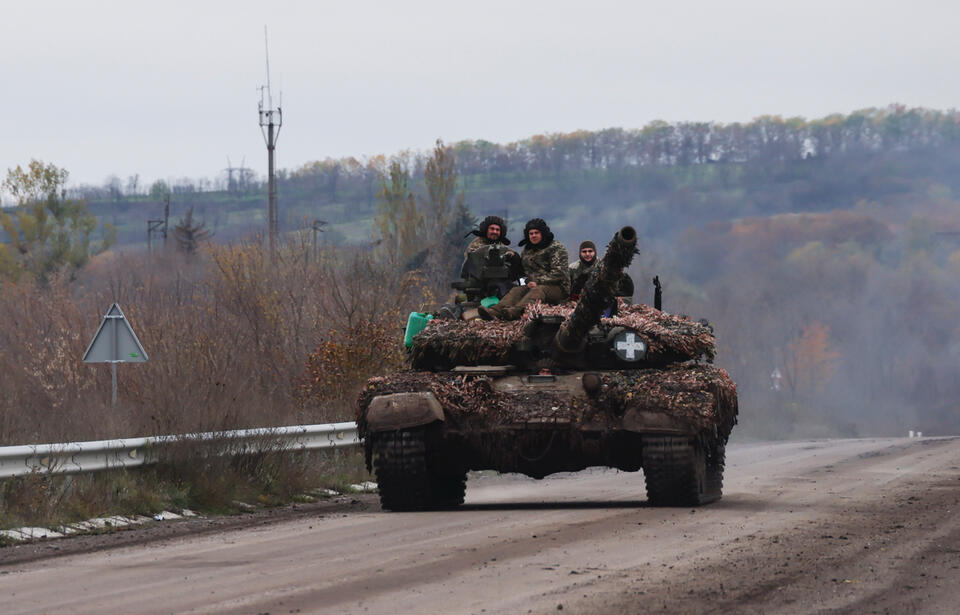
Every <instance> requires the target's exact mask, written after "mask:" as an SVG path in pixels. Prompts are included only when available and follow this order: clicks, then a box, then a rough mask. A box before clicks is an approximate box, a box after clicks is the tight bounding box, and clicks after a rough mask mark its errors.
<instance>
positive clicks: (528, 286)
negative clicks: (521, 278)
mask: <svg viewBox="0 0 960 615" xmlns="http://www.w3.org/2000/svg"><path fill="white" fill-rule="evenodd" d="M536 285H537V283H536V282H527V288H533V287H535V286H536Z"/></svg>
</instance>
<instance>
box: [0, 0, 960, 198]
mask: <svg viewBox="0 0 960 615" xmlns="http://www.w3.org/2000/svg"><path fill="white" fill-rule="evenodd" d="M0 8H2V11H0V15H2V20H0V83H2V84H3V89H2V94H0V101H2V102H0V109H2V110H3V117H4V119H5V123H4V127H3V129H2V131H0V173H2V174H4V175H5V172H6V169H7V168H9V167H13V166H16V165H17V164H25V163H27V162H28V161H29V160H30V159H31V158H38V159H41V160H43V161H45V162H52V163H54V164H56V165H58V166H60V167H64V168H66V169H67V170H68V171H70V173H71V176H70V180H71V184H76V183H89V184H102V183H103V181H104V180H105V178H106V177H107V176H109V175H111V174H115V175H118V176H120V177H121V178H124V179H125V178H126V177H127V176H129V175H132V174H135V173H136V174H140V176H141V179H142V181H145V182H150V181H152V180H154V179H156V178H174V179H175V178H180V177H191V178H196V177H208V178H212V177H214V176H215V175H216V174H217V173H218V172H219V171H220V170H221V169H223V168H224V167H225V166H226V163H227V156H229V157H230V159H231V161H232V162H233V163H234V165H238V164H239V163H240V161H241V159H244V158H245V160H246V164H247V166H251V167H253V168H254V169H255V170H256V172H257V173H258V175H263V174H265V171H266V151H265V147H264V144H263V139H262V136H261V134H260V131H259V127H258V126H257V102H258V100H259V94H258V91H257V87H258V86H259V85H261V84H262V83H264V82H265V70H264V45H263V27H264V26H265V25H266V26H268V28H269V36H270V65H271V72H272V77H273V85H274V93H275V95H276V94H278V93H279V91H280V90H281V89H282V91H283V111H284V126H283V129H282V132H281V135H280V139H279V143H278V149H277V161H278V166H280V167H281V168H291V169H292V168H296V167H299V166H301V165H303V164H304V163H306V162H308V161H311V160H317V159H323V158H325V157H328V156H330V157H341V156H347V155H355V156H358V157H360V156H366V155H374V154H378V153H385V154H390V153H394V152H396V151H399V150H401V149H405V148H412V149H427V148H429V147H430V146H431V145H432V143H433V141H434V140H435V139H436V138H438V137H439V138H443V139H444V140H446V141H448V142H452V141H457V140H461V139H487V140H490V141H497V142H508V141H513V140H517V139H521V138H524V137H527V136H530V135H533V134H536V133H541V132H569V131H572V130H576V129H580V128H583V129H591V130H594V129H601V128H606V127H611V126H621V127H625V128H637V127H641V126H643V125H644V124H646V123H648V122H650V121H651V120H655V119H664V120H668V121H675V120H709V121H721V122H730V121H748V120H750V119H752V118H754V117H756V116H758V115H762V114H775V115H784V116H795V115H799V116H804V117H808V118H814V117H822V116H824V115H827V114H829V113H833V112H841V113H848V112H850V111H852V110H854V109H859V108H863V107H871V106H885V105H887V104H889V103H893V102H900V103H904V104H906V105H909V106H925V107H931V108H937V109H948V108H953V107H956V106H958V102H957V101H958V100H960V71H958V69H960V61H958V60H960V40H958V39H957V36H956V27H957V24H958V23H960V5H957V4H956V3H952V2H942V1H937V2H932V1H927V0H914V1H913V2H910V3H907V2H905V1H903V0H899V1H896V2H888V1H885V0H872V1H864V2H861V1H846V2H845V1H843V0H832V1H820V0H804V1H802V2H800V1H796V2H789V3H787V2H777V1H774V0H767V1H756V2H747V1H736V0H725V1H722V2H718V1H716V0H712V1H692V0H691V1H682V0H672V1H669V2H667V1H664V2H652V1H648V2H640V1H635V2H627V1H624V2H604V1H597V0H592V1H590V2H566V1H562V2H561V1H551V2H522V1H519V0H514V1H506V2H501V1H499V0H485V1H483V2H471V3H465V2H454V1H451V0H446V1H443V2H422V1H416V0H412V1H408V2H402V3H401V2H381V1H376V2H374V1H366V2H363V1H356V2H343V1H337V2H322V1H316V2H293V1H290V2H282V1H274V2H251V1H248V0H231V1H229V2H219V1H218V2H211V1H206V0H195V1H193V2H182V1H179V0H167V1H166V2H159V3H158V2H142V1H139V0H125V1H122V2H116V1H97V2H89V1H88V2H81V1H79V0H62V1H44V0H32V1H31V2H14V1H12V0H3V1H2V7H0Z"/></svg>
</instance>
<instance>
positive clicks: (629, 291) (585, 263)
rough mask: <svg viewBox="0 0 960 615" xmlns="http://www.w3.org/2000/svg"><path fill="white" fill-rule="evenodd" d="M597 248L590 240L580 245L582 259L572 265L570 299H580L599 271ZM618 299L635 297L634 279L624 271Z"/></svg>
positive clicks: (616, 294) (618, 286) (618, 287)
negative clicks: (590, 280)
mask: <svg viewBox="0 0 960 615" xmlns="http://www.w3.org/2000/svg"><path fill="white" fill-rule="evenodd" d="M597 262H598V260H597V246H596V245H595V244H594V243H593V242H592V241H590V240H589V239H588V240H586V241H583V242H581V243H580V258H579V259H577V260H575V261H574V262H572V263H570V298H571V299H574V300H576V299H579V298H580V293H582V292H583V287H584V286H586V284H587V280H588V279H590V275H591V274H592V273H593V272H594V271H596V269H597ZM614 295H615V296H617V297H633V279H632V278H631V277H630V276H629V275H628V274H627V272H626V271H624V272H623V273H622V274H620V280H619V281H618V282H617V288H616V290H615V292H614Z"/></svg>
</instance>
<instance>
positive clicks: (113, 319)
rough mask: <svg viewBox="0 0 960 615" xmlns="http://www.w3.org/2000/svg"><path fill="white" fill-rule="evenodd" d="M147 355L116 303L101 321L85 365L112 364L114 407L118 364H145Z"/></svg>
mask: <svg viewBox="0 0 960 615" xmlns="http://www.w3.org/2000/svg"><path fill="white" fill-rule="evenodd" d="M146 360H147V353H146V351H145V350H144V349H143V346H142V345H141V344H140V340H138V339H137V334H136V333H134V332H133V328H132V327H131V326H130V323H129V322H128V321H127V319H126V317H124V315H123V311H122V310H121V309H120V306H119V305H117V304H116V303H114V304H113V305H112V306H110V309H109V310H107V313H106V314H104V316H103V320H102V321H100V328H99V329H97V334H96V335H94V336H93V340H92V341H91V342H90V345H89V346H87V351H86V352H84V353H83V362H84V363H110V368H111V371H112V373H113V405H114V406H116V405H117V364H118V363H144V362H146Z"/></svg>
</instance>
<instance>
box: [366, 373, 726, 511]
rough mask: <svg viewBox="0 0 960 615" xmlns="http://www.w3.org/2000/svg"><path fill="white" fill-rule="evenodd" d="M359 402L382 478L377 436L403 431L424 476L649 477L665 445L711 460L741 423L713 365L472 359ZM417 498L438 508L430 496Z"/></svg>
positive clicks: (387, 385)
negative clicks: (592, 471)
mask: <svg viewBox="0 0 960 615" xmlns="http://www.w3.org/2000/svg"><path fill="white" fill-rule="evenodd" d="M358 410H359V414H358V426H359V428H360V430H361V435H362V436H363V437H364V438H365V442H366V447H367V449H366V450H367V455H368V463H370V464H371V467H376V469H377V471H378V479H380V474H381V471H380V470H381V466H382V464H380V465H378V464H377V463H374V462H375V461H376V458H378V456H379V455H380V454H381V452H382V450H381V449H382V447H383V443H384V442H385V441H386V440H389V441H390V442H391V443H392V444H391V445H392V446H396V442H395V440H396V438H397V434H398V433H401V432H404V433H407V434H414V435H413V436H410V437H412V438H414V439H416V440H417V442H418V443H419V444H417V446H421V447H422V448H423V451H424V452H423V455H424V456H425V460H424V461H423V463H424V465H425V469H424V472H425V475H426V476H430V475H437V474H445V475H448V476H465V473H466V472H467V471H468V470H496V471H499V472H518V473H522V474H526V475H528V476H531V477H534V478H543V477H544V476H547V475H549V474H553V473H556V472H572V471H578V470H582V469H585V468H588V467H594V466H605V467H611V468H617V469H620V470H624V471H638V470H641V469H644V470H645V474H647V479H648V483H649V481H650V478H651V474H655V473H656V471H655V470H654V466H655V465H657V463H660V462H662V459H663V447H664V446H667V445H669V446H668V448H669V447H673V448H676V449H677V450H678V451H680V452H679V453H670V454H671V455H673V454H676V455H680V456H683V455H687V456H689V455H693V456H696V455H699V456H700V457H702V458H703V459H701V460H700V461H699V462H696V463H699V464H700V465H703V466H706V465H709V461H710V460H711V459H712V460H713V461H714V465H716V461H717V459H718V455H719V454H720V452H721V451H722V450H723V446H724V445H725V443H726V441H727V438H728V436H729V434H730V430H731V429H732V428H733V425H734V424H735V423H736V417H737V397H736V387H735V386H734V384H733V382H732V381H731V380H730V378H729V376H728V375H727V374H726V372H725V371H724V370H722V369H720V368H717V367H714V366H713V365H708V364H687V365H675V366H671V367H668V368H660V369H652V368H651V369H640V370H621V371H613V372H570V373H565V374H528V373H518V372H512V371H511V370H510V368H509V366H487V367H485V366H475V367H471V368H464V369H463V371H451V372H416V371H410V372H399V373H397V374H393V375H390V376H386V377H379V378H373V379H371V380H370V381H368V383H367V386H366V387H365V390H364V393H363V394H362V395H361V397H360V399H359V408H358ZM664 443H667V444H664ZM671 450H672V449H671ZM658 451H659V452H658ZM670 463H673V462H670ZM670 463H668V464H667V465H668V466H670ZM719 463H720V471H721V472H722V459H720V460H719ZM674 465H675V464H674ZM674 470H675V468H673V467H672V466H670V467H668V468H667V469H666V470H664V471H665V472H667V474H670V473H672V472H674ZM692 471H693V472H696V471H698V470H696V469H694V470H692ZM387 474H389V472H387ZM399 474H401V473H400V472H394V475H399ZM661 474H663V472H661ZM654 478H655V477H654ZM401 480H405V479H401ZM691 480H694V481H695V482H696V481H698V480H699V481H700V482H703V481H704V480H705V479H704V478H703V477H701V478H699V479H698V478H694V479H691ZM667 482H668V483H670V484H672V483H671V482H670V481H669V480H667ZM704 488H706V486H705V485H698V489H701V490H702V489H704ZM648 491H649V489H648ZM716 497H719V488H718V490H717V492H716V493H715V494H713V495H711V494H710V493H706V494H703V497H699V496H698V497H694V498H692V499H691V498H686V499H684V498H681V499H680V500H677V501H673V500H671V499H670V498H669V497H668V498H666V500H665V501H664V502H663V503H664V504H667V505H672V504H676V505H690V504H692V505H696V504H699V503H706V501H708V500H709V499H710V498H712V499H716ZM461 499H462V496H461ZM701 500H702V501H701ZM388 504H390V503H389V502H385V505H386V506H387V507H391V506H389V505H388ZM421 504H422V507H423V508H431V507H433V506H431V502H430V501H429V498H427V500H426V501H424V502H421ZM445 504H447V505H451V502H449V501H445ZM394 508H396V507H394ZM400 508H401V509H404V507H400ZM414 508H416V507H414Z"/></svg>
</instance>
